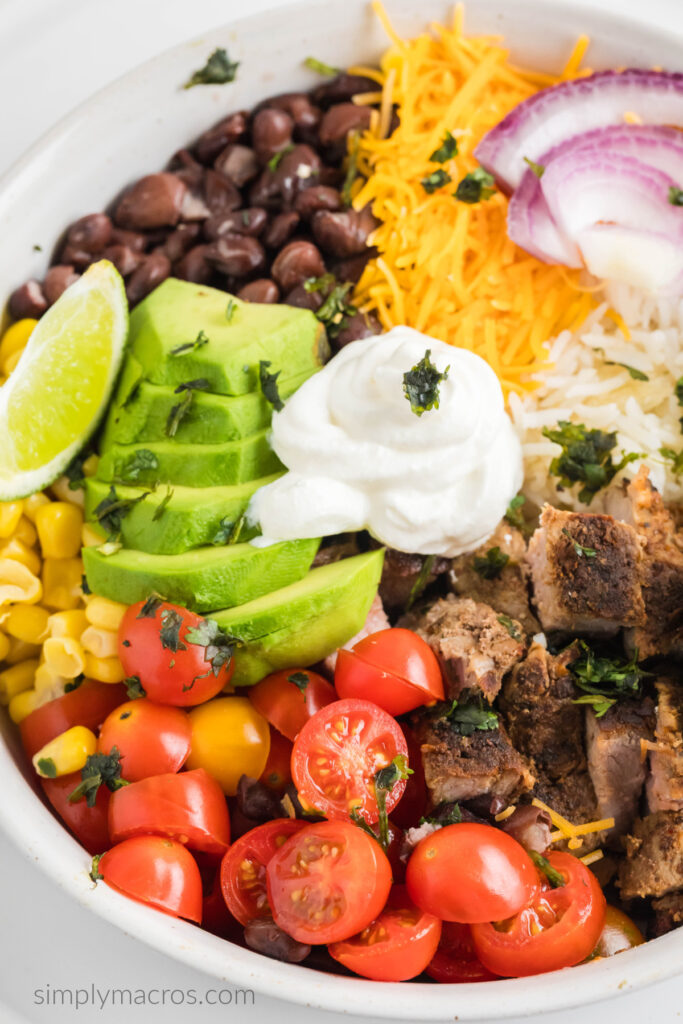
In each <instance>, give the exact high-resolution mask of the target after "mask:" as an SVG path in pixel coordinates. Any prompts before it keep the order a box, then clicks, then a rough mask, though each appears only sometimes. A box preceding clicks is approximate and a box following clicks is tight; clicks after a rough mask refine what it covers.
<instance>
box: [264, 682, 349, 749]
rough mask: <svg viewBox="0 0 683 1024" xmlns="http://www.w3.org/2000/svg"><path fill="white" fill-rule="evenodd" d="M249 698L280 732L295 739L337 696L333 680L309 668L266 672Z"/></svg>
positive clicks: (290, 738) (289, 738) (288, 737)
mask: <svg viewBox="0 0 683 1024" xmlns="http://www.w3.org/2000/svg"><path fill="white" fill-rule="evenodd" d="M249 700H250V701H251V703H252V704H253V705H254V707H255V708H256V710H257V711H258V712H260V714H262V715H263V717H264V718H266V719H267V720H268V721H269V722H270V724H271V725H272V726H274V727H275V728H276V729H277V730H278V732H281V733H282V735H283V736H286V737H287V739H288V740H292V741H293V740H295V739H296V738H297V736H298V735H299V733H300V732H301V730H302V729H303V727H304V725H305V724H306V722H307V721H308V720H309V718H312V717H313V715H314V714H315V713H316V712H317V711H320V709H321V708H324V707H325V706H326V705H327V704H331V703H332V702H333V701H335V700H337V694H336V693H335V691H334V687H333V686H332V685H331V683H328V681H327V679H323V677H322V676H320V675H318V673H317V672H311V670H310V669H307V668H293V669H287V670H286V671H284V672H274V673H273V675H270V676H266V678H265V679H262V680H261V682H260V683H257V684H256V686H252V687H250V688H249Z"/></svg>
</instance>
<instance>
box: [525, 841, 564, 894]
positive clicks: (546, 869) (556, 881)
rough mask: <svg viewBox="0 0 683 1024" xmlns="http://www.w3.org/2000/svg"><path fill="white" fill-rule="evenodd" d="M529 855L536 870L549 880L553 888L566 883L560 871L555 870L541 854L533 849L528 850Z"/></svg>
mask: <svg viewBox="0 0 683 1024" xmlns="http://www.w3.org/2000/svg"><path fill="white" fill-rule="evenodd" d="M529 856H530V857H531V859H532V861H533V862H534V864H535V865H536V867H537V868H538V870H539V871H540V872H541V873H542V874H544V875H545V877H546V878H547V879H548V881H549V882H550V884H551V886H552V887H553V889H559V888H561V887H562V886H563V885H566V882H565V877H564V875H563V874H562V872H561V871H557V870H556V869H555V868H554V867H553V866H552V864H551V863H550V861H549V860H547V859H546V858H545V857H544V856H543V855H542V854H540V853H537V852H536V851H535V850H529Z"/></svg>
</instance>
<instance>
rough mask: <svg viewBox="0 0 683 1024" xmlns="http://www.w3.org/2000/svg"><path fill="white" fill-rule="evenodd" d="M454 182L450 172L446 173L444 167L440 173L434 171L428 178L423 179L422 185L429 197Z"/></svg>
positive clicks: (440, 169) (439, 170)
mask: <svg viewBox="0 0 683 1024" xmlns="http://www.w3.org/2000/svg"><path fill="white" fill-rule="evenodd" d="M451 181H453V179H452V178H451V176H450V174H449V173H448V171H444V169H443V167H440V168H439V169H438V171H432V173H431V174H428V175H427V177H426V178H423V179H422V181H421V182H420V184H421V185H422V188H423V189H424V190H425V192H427V193H428V195H432V193H434V192H436V191H437V190H438V189H440V188H443V187H444V185H448V184H450V182H451Z"/></svg>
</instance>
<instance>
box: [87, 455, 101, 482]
mask: <svg viewBox="0 0 683 1024" xmlns="http://www.w3.org/2000/svg"><path fill="white" fill-rule="evenodd" d="M99 464H100V457H99V455H96V454H95V452H93V453H92V455H89V456H88V458H87V459H84V461H83V476H86V477H87V476H94V475H95V473H96V472H97V467H98V466H99Z"/></svg>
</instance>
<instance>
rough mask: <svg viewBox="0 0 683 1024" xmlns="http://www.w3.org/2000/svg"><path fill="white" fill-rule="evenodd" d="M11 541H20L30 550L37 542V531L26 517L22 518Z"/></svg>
mask: <svg viewBox="0 0 683 1024" xmlns="http://www.w3.org/2000/svg"><path fill="white" fill-rule="evenodd" d="M12 540H20V541H21V543H22V544H25V545H26V547H27V548H32V547H33V545H34V544H35V543H36V542H37V540H38V531H37V530H36V528H35V526H34V525H33V523H32V522H31V520H30V519H27V518H26V516H22V517H21V519H20V520H19V522H18V524H17V527H16V529H15V531H14V533H13V534H12Z"/></svg>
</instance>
